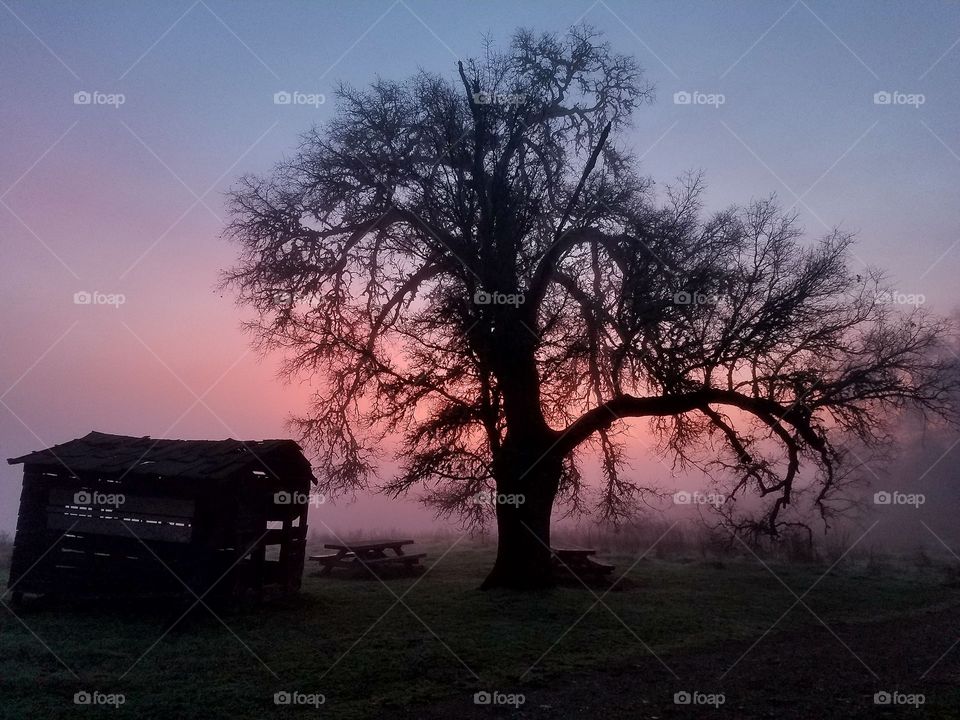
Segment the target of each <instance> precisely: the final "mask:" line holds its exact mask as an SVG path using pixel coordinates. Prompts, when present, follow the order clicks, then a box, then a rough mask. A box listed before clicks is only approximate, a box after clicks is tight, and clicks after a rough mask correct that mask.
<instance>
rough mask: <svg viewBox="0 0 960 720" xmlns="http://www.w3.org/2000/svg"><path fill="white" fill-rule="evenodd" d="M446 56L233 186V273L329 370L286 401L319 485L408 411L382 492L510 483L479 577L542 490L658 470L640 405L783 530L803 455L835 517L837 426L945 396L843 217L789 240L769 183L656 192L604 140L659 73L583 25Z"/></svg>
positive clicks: (304, 367)
mask: <svg viewBox="0 0 960 720" xmlns="http://www.w3.org/2000/svg"><path fill="white" fill-rule="evenodd" d="M453 78H454V79H453V80H448V79H445V78H443V77H440V76H437V75H433V74H429V73H427V72H421V73H420V74H418V75H416V76H415V77H413V78H411V79H409V80H407V81H406V82H393V81H388V80H378V81H377V82H375V83H374V84H373V85H371V86H370V87H369V88H368V89H366V90H360V89H355V88H352V87H346V86H344V87H340V88H339V91H338V92H337V97H338V99H339V104H338V111H337V114H336V116H335V118H334V119H333V120H332V121H330V122H329V123H328V124H327V125H326V127H324V128H322V129H317V128H315V129H313V130H311V131H310V132H308V133H307V134H306V135H305V136H304V137H303V138H302V143H301V144H300V147H299V149H298V151H297V152H296V153H295V154H294V155H293V156H292V157H291V158H289V159H288V160H285V161H283V162H282V163H280V164H279V165H278V166H277V168H276V170H275V171H274V172H273V173H272V175H271V176H269V177H250V176H248V177H244V178H243V179H242V180H241V181H240V183H239V186H238V187H237V188H236V189H235V190H234V191H233V192H232V195H231V207H232V222H231V223H230V225H229V228H228V231H227V234H228V236H229V237H231V238H232V239H233V240H234V241H236V242H237V243H238V244H239V247H240V260H239V263H238V265H237V266H236V267H235V268H233V269H232V270H230V271H228V272H227V273H226V274H225V280H224V282H225V285H226V286H228V287H231V288H233V289H235V290H236V292H237V294H238V297H239V299H240V301H241V302H242V303H246V304H249V305H250V306H252V307H253V308H255V309H256V311H257V313H258V318H259V319H258V320H257V321H256V322H254V323H252V327H253V329H254V330H255V332H256V336H257V338H258V340H259V342H260V343H261V344H262V346H263V347H264V348H266V349H271V350H272V349H280V350H282V351H284V352H285V353H286V358H287V360H286V371H287V372H289V373H291V374H299V375H302V374H305V375H309V376H314V377H315V378H316V379H317V382H318V383H320V388H321V389H319V390H318V391H317V392H316V395H315V397H314V398H313V401H312V404H311V407H310V410H309V412H308V414H307V415H306V417H302V418H299V419H297V420H296V421H295V422H296V424H297V426H298V427H299V430H300V431H301V433H302V439H303V441H304V442H305V443H306V444H307V445H308V446H309V448H310V449H312V451H313V452H315V453H316V456H317V462H316V467H317V470H318V472H319V475H320V480H321V483H322V485H323V487H324V489H326V490H327V491H328V492H343V491H350V490H353V489H358V488H362V487H367V486H368V483H370V482H371V481H372V479H373V478H374V477H375V476H374V467H375V464H376V460H377V448H378V447H379V446H380V445H381V444H382V442H383V440H384V438H386V437H388V436H394V437H396V436H399V437H401V438H402V443H401V448H400V451H399V458H400V460H401V461H402V465H403V470H402V473H401V474H400V476H399V477H397V478H395V479H393V480H391V481H389V482H387V483H386V484H385V485H384V486H383V489H385V490H386V491H387V492H389V493H394V494H401V493H404V492H406V491H408V490H409V489H412V488H415V487H421V488H425V495H426V498H427V501H428V502H430V503H432V504H434V505H435V506H436V507H437V508H439V510H440V511H441V512H445V513H460V514H461V515H462V516H463V518H464V519H465V520H466V521H467V522H482V521H483V519H484V517H485V516H487V515H489V514H490V513H491V512H492V511H491V507H490V506H489V505H487V504H478V503H477V502H476V499H477V498H478V496H480V495H481V494H482V493H488V492H490V491H495V492H496V493H498V494H499V495H501V496H505V497H503V498H500V499H501V500H507V501H508V502H497V503H496V505H495V515H496V521H497V527H498V534H499V547H498V554H497V559H496V563H495V565H494V567H493V569H492V571H491V573H490V575H489V576H488V578H487V579H486V582H485V586H486V587H492V586H507V587H514V588H528V587H539V586H543V585H546V584H549V583H550V582H551V573H550V557H549V550H548V548H549V545H550V522H551V515H552V512H553V510H554V507H555V505H556V504H558V503H563V504H564V505H565V506H568V507H569V506H572V507H575V508H578V509H585V510H595V511H596V512H597V513H599V515H600V516H601V517H602V518H606V519H609V520H618V519H622V518H624V517H628V516H630V515H631V514H632V513H633V512H634V511H635V510H636V505H637V503H638V501H640V500H642V498H643V495H644V493H645V492H648V491H649V490H650V489H649V488H647V487H645V485H644V484H643V483H640V482H638V481H637V480H635V479H634V478H632V477H629V476H627V475H625V473H624V467H623V465H624V454H623V451H624V436H623V426H624V425H625V424H626V421H628V420H630V419H632V418H650V419H651V420H650V428H651V430H652V432H653V433H654V434H655V436H656V437H657V438H659V440H660V441H661V443H662V447H661V450H662V451H664V452H666V453H668V454H672V456H673V457H674V458H675V459H676V460H678V461H680V462H682V463H685V462H696V463H699V464H701V466H702V467H704V468H705V469H708V470H716V469H717V468H721V469H725V470H728V471H729V472H730V473H732V475H730V476H729V477H732V478H733V480H732V483H733V484H732V486H731V488H730V494H731V495H732V496H733V497H734V498H736V497H738V496H740V495H742V494H745V493H748V492H754V493H758V494H759V495H760V496H762V497H763V498H764V501H763V503H762V505H763V509H762V511H761V512H760V514H759V515H757V514H749V513H746V512H745V511H741V512H738V511H736V509H735V508H736V505H735V504H734V503H728V504H727V505H725V506H724V507H723V508H721V513H722V516H723V518H724V521H725V522H726V523H728V524H729V525H730V526H731V527H733V528H735V529H737V530H738V531H740V532H764V533H770V534H777V533H778V532H780V531H781V530H782V529H783V527H784V524H785V523H786V520H784V519H783V512H782V511H783V510H784V508H786V507H787V506H788V505H790V503H791V501H792V500H793V499H794V493H795V492H796V491H797V488H798V483H799V481H798V477H799V476H800V474H801V466H803V467H804V468H809V472H806V471H805V473H806V475H805V476H806V480H805V484H804V487H806V488H814V489H815V497H814V499H813V500H814V503H815V505H816V506H817V507H819V508H820V510H821V512H822V513H823V515H824V517H825V518H828V517H829V514H830V500H831V498H832V497H834V495H835V494H836V493H837V492H838V490H839V488H840V487H841V486H842V484H843V483H842V481H841V477H842V475H841V474H840V473H841V472H843V470H842V468H844V461H845V459H846V455H845V451H844V450H843V441H844V438H846V437H854V438H857V439H858V440H859V441H867V442H877V441H880V440H882V439H883V437H884V435H883V433H884V425H885V423H884V421H885V420H886V419H887V418H888V417H889V416H890V415H891V414H893V413H897V412H899V411H900V410H901V409H903V408H905V407H907V406H911V407H917V408H920V409H922V410H924V411H927V412H931V413H934V414H939V415H945V414H947V413H948V412H949V403H948V394H949V392H950V391H951V389H952V388H953V387H955V385H956V376H955V375H951V374H950V373H949V369H950V368H949V363H948V362H947V361H946V360H945V359H943V358H942V357H941V356H940V355H939V354H938V342H939V338H940V337H941V336H943V335H944V334H946V333H947V332H948V330H949V327H948V324H947V323H946V322H945V321H943V320H940V319H937V318H936V317H933V316H931V315H930V314H928V313H926V312H924V311H923V310H915V311H913V312H911V313H909V314H904V313H901V312H900V310H899V309H898V307H897V306H895V305H893V304H887V303H883V302H877V297H878V295H877V293H878V292H883V291H884V287H883V286H882V279H881V278H880V277H879V276H878V275H877V274H875V273H866V275H865V276H861V275H855V274H853V273H851V271H850V270H849V269H848V267H847V254H848V247H849V245H850V243H851V238H850V237H849V236H848V235H845V234H843V233H840V232H833V233H831V234H829V235H828V236H827V237H825V238H824V239H822V240H820V241H819V242H818V243H816V244H813V245H809V246H808V245H804V244H801V242H800V235H801V233H800V230H799V229H798V227H797V224H796V222H795V218H794V217H793V216H792V215H790V214H785V213H783V212H782V211H780V210H779V209H778V207H777V206H776V205H775V203H774V202H773V201H761V202H754V203H752V204H750V205H749V206H747V207H742V208H737V207H735V208H730V209H727V210H724V211H722V212H719V213H717V214H714V215H711V216H709V217H704V216H703V213H702V208H701V195H702V187H701V185H702V184H701V181H700V178H699V177H698V176H687V177H685V178H683V179H682V180H681V181H680V182H679V183H678V184H677V186H675V187H670V188H668V189H667V190H666V191H665V192H664V193H663V197H662V198H661V199H660V200H658V199H657V198H656V197H655V195H654V193H653V189H652V183H651V182H650V181H648V180H647V179H645V178H643V177H642V176H641V175H640V174H639V172H638V165H639V163H638V161H637V159H636V158H635V157H634V156H633V155H631V153H630V151H628V150H627V149H625V148H624V147H622V146H621V145H618V144H617V143H616V142H615V139H616V138H617V137H618V136H620V134H621V132H622V131H623V130H624V128H625V126H626V125H627V123H628V121H629V119H630V117H631V114H632V112H633V111H634V110H635V109H636V108H637V107H638V106H639V105H640V104H641V103H643V102H645V101H647V100H649V99H650V98H651V89H650V87H649V86H648V85H647V83H646V82H645V81H644V79H643V74H642V73H641V70H640V69H639V67H638V66H637V64H636V62H635V61H634V60H633V59H632V58H630V57H627V56H624V55H618V54H615V53H613V52H611V50H610V48H609V47H608V45H607V44H606V43H605V42H603V41H602V40H601V38H600V37H599V36H598V34H597V33H596V32H594V31H592V30H591V29H589V28H585V27H576V28H573V29H571V30H570V31H569V32H568V33H567V34H566V35H564V36H556V35H550V34H542V35H538V34H534V33H532V32H529V31H525V30H523V31H519V32H517V33H516V34H515V36H514V37H513V40H512V43H511V44H510V47H509V50H507V51H506V52H502V53H501V52H497V51H495V50H494V49H493V48H491V47H488V48H487V51H486V53H485V55H484V57H483V58H481V59H479V60H471V61H469V62H467V63H466V64H459V66H458V68H457V75H455V76H453ZM863 272H866V271H863ZM588 453H593V454H594V455H595V456H597V457H599V459H600V460H601V464H602V479H601V481H600V485H599V494H598V495H597V496H596V497H595V498H594V499H592V500H591V499H590V498H591V494H590V488H589V487H588V484H586V483H584V481H583V480H582V478H581V475H580V473H579V471H578V465H579V464H580V462H578V461H582V459H583V457H584V455H586V454H588ZM511 496H513V497H511ZM519 496H523V498H524V502H523V503H512V502H509V500H511V499H518V498H519ZM594 502H595V505H594Z"/></svg>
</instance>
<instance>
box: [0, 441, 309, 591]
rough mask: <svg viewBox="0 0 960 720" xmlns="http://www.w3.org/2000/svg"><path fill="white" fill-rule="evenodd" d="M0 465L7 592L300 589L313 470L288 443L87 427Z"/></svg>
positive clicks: (298, 450) (296, 448) (294, 447)
mask: <svg viewBox="0 0 960 720" xmlns="http://www.w3.org/2000/svg"><path fill="white" fill-rule="evenodd" d="M7 462H9V463H10V464H18V463H22V464H23V466H24V473H23V491H22V493H21V496H20V515H19V519H18V521H17V533H16V537H15V539H14V547H13V557H12V560H11V568H10V580H9V585H8V586H9V587H10V588H12V589H13V592H14V599H15V600H21V599H22V598H23V595H24V594H25V593H30V594H42V595H53V596H89V595H93V596H103V595H117V594H147V595H155V594H171V593H175V594H179V593H188V590H187V588H190V589H191V590H192V591H193V592H194V593H196V594H197V595H201V596H202V595H203V594H204V593H206V592H207V591H208V590H210V589H211V588H213V594H214V595H221V596H222V595H228V594H234V593H237V592H240V591H243V590H246V589H252V590H254V591H256V592H258V593H259V592H260V591H261V590H262V589H263V588H264V587H265V586H271V585H272V586H277V587H279V588H281V589H283V590H286V591H294V590H296V589H298V588H299V587H300V579H301V576H302V574H303V561H304V549H305V548H304V546H305V540H306V533H307V509H308V507H309V504H308V503H309V499H310V491H311V489H312V486H313V483H314V482H315V479H314V477H313V474H312V473H311V469H310V463H309V461H308V460H307V459H306V458H305V457H304V456H303V453H302V451H301V449H300V447H299V445H297V443H296V442H294V441H293V440H260V441H251V442H243V441H240V440H154V439H151V438H149V437H127V436H124V435H108V434H105V433H99V432H91V433H90V434H88V435H86V436H84V437H82V438H78V439H76V440H71V441H70V442H67V443H63V444H61V445H54V446H53V447H51V448H47V449H46V450H39V451H37V452H32V453H30V454H28V455H24V456H22V457H17V458H10V459H9V460H7ZM214 586H216V587H214Z"/></svg>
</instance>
